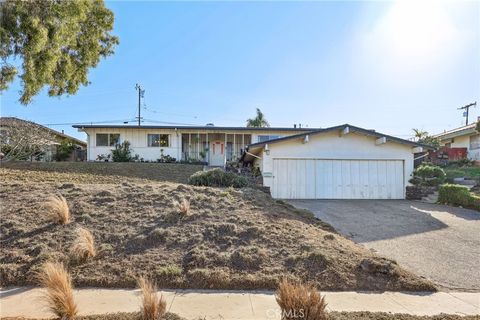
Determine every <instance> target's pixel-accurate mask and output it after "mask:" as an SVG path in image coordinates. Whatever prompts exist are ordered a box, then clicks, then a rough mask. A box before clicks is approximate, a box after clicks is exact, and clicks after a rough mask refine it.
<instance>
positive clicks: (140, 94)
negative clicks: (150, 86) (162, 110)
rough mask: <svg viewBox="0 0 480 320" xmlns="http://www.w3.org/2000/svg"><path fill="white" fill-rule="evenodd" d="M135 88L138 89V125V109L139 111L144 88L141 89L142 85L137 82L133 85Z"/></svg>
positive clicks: (139, 116)
mask: <svg viewBox="0 0 480 320" xmlns="http://www.w3.org/2000/svg"><path fill="white" fill-rule="evenodd" d="M135 90H138V126H139V127H140V121H141V120H142V118H141V115H140V111H141V108H140V104H141V103H140V101H141V98H143V96H144V94H145V89H142V87H141V86H140V85H139V84H138V83H137V84H136V85H135Z"/></svg>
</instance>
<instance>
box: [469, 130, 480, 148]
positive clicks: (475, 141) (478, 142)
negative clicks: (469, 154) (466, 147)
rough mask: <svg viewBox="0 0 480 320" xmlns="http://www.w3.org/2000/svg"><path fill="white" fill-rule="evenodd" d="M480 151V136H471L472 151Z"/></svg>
mask: <svg viewBox="0 0 480 320" xmlns="http://www.w3.org/2000/svg"><path fill="white" fill-rule="evenodd" d="M475 149H480V134H477V135H474V136H470V150H475Z"/></svg>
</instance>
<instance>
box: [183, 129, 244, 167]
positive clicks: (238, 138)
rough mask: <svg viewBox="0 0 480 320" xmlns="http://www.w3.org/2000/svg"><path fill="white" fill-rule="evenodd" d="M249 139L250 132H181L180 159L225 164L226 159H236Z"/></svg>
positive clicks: (212, 164)
mask: <svg viewBox="0 0 480 320" xmlns="http://www.w3.org/2000/svg"><path fill="white" fill-rule="evenodd" d="M251 141H252V135H251V134H229V133H182V150H181V157H182V158H181V160H182V161H202V162H207V163H208V164H209V165H210V166H225V164H226V163H227V162H228V161H236V160H238V159H239V158H240V156H241V155H242V152H243V150H244V149H245V146H246V145H248V144H250V143H251Z"/></svg>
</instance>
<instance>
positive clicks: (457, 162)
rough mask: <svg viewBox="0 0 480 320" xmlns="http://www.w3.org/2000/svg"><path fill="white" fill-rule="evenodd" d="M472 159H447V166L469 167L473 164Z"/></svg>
mask: <svg viewBox="0 0 480 320" xmlns="http://www.w3.org/2000/svg"><path fill="white" fill-rule="evenodd" d="M473 163H474V161H473V160H470V159H468V158H463V159H459V160H454V161H449V162H448V166H451V167H471V166H473Z"/></svg>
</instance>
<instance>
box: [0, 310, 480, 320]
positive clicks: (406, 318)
mask: <svg viewBox="0 0 480 320" xmlns="http://www.w3.org/2000/svg"><path fill="white" fill-rule="evenodd" d="M1 319H2V320H39V319H26V318H1ZM199 319H201V318H199ZM478 319H479V316H458V315H445V314H440V315H436V316H413V315H409V314H399V313H384V312H366V311H365V312H330V313H328V320H478ZM76 320H142V316H141V314H140V313H115V314H108V315H93V316H79V317H77V318H76ZM162 320H184V318H182V317H179V316H178V315H176V314H173V313H167V314H166V315H165V316H164V317H163V318H162Z"/></svg>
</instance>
